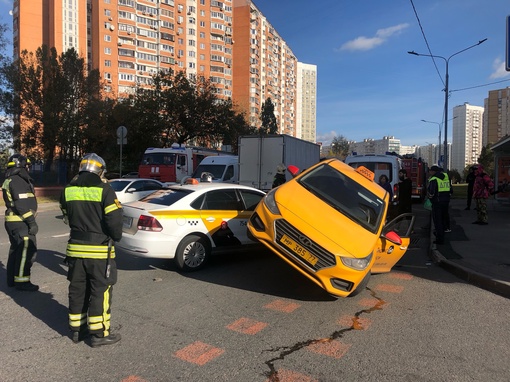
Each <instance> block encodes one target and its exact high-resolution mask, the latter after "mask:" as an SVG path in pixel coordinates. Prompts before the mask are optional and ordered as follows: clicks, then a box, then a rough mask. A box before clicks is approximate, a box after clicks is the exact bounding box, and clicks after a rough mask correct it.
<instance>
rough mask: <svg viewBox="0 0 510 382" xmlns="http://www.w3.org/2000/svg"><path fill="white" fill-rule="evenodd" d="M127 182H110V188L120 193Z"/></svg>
mask: <svg viewBox="0 0 510 382" xmlns="http://www.w3.org/2000/svg"><path fill="white" fill-rule="evenodd" d="M128 183H129V181H122V180H114V181H112V182H110V186H112V188H113V190H114V191H122V190H123V189H124V188H125V187H126V186H127V185H128Z"/></svg>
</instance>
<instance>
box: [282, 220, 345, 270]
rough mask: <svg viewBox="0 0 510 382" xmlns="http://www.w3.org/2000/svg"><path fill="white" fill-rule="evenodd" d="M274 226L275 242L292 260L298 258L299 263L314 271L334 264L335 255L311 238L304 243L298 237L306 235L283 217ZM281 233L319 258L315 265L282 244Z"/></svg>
mask: <svg viewBox="0 0 510 382" xmlns="http://www.w3.org/2000/svg"><path fill="white" fill-rule="evenodd" d="M275 228H276V244H278V245H279V246H280V247H281V248H283V249H285V253H286V254H287V255H288V257H291V258H292V259H294V260H298V261H299V262H300V263H301V264H306V266H307V267H308V268H310V269H313V270H314V271H318V270H320V269H322V268H327V267H332V266H334V265H336V259H335V255H333V254H332V253H331V252H329V251H326V250H325V249H324V248H322V247H321V246H320V245H318V244H317V243H315V242H313V241H311V240H309V244H308V245H305V244H304V243H303V242H302V241H301V240H299V237H300V236H306V235H303V234H302V233H301V232H300V231H299V230H297V229H296V228H294V227H293V226H292V225H291V224H289V223H288V222H287V221H285V220H284V219H278V220H276V222H275ZM283 235H287V236H288V237H290V238H291V239H292V240H294V241H295V242H296V243H299V245H301V246H302V247H304V248H305V249H306V250H308V251H309V252H310V253H311V254H312V255H314V256H315V257H317V258H318V259H319V260H318V261H317V263H316V264H315V265H312V264H310V263H308V262H306V261H305V260H304V259H303V258H302V257H301V256H299V255H297V254H295V253H294V252H292V251H290V250H289V249H288V248H287V247H285V246H284V245H282V244H281V243H280V239H281V238H282V236H283Z"/></svg>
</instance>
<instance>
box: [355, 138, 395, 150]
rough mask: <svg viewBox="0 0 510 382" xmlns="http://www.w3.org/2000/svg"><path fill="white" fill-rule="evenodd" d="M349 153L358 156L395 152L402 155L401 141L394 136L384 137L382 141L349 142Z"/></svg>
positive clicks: (369, 139)
mask: <svg viewBox="0 0 510 382" xmlns="http://www.w3.org/2000/svg"><path fill="white" fill-rule="evenodd" d="M349 151H350V152H351V153H352V152H355V153H357V154H386V153H387V152H395V153H397V154H400V139H396V138H395V137H394V136H384V137H382V139H372V138H367V139H364V140H363V141H361V142H354V141H352V142H349Z"/></svg>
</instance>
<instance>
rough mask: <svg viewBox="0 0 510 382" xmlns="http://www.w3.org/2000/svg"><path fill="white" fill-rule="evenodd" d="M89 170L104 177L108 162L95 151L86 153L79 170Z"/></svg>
mask: <svg viewBox="0 0 510 382" xmlns="http://www.w3.org/2000/svg"><path fill="white" fill-rule="evenodd" d="M82 171H88V172H92V173H94V174H97V175H99V176H100V177H102V176H103V175H104V173H105V172H106V163H105V161H104V160H103V158H101V157H100V156H99V155H97V154H95V153H90V154H85V155H84V156H83V159H82V160H81V162H80V168H79V172H82Z"/></svg>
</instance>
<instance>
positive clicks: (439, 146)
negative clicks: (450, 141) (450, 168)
mask: <svg viewBox="0 0 510 382" xmlns="http://www.w3.org/2000/svg"><path fill="white" fill-rule="evenodd" d="M455 118H457V116H455V117H453V118H452V119H450V121H453V120H454V119H455ZM421 121H422V122H427V123H435V124H436V125H437V127H438V129H439V140H438V142H439V145H438V146H437V161H436V163H437V165H438V166H439V158H440V157H441V125H442V124H443V123H442V122H433V121H426V120H424V119H422V120H421Z"/></svg>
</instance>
